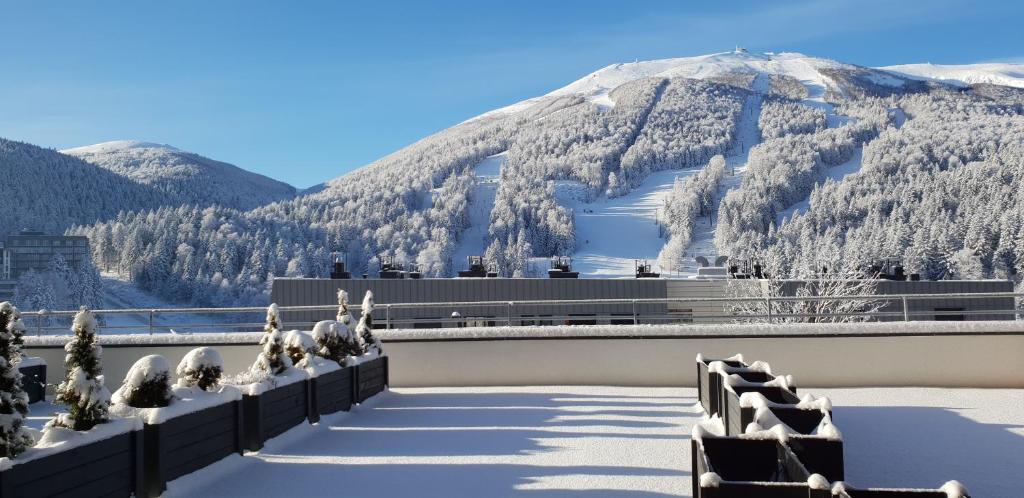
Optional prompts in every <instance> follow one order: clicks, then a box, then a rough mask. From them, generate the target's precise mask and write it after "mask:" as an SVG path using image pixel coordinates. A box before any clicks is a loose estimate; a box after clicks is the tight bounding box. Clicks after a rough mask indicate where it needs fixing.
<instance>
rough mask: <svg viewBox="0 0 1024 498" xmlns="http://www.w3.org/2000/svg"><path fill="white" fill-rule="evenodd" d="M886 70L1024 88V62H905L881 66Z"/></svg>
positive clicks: (917, 76)
mask: <svg viewBox="0 0 1024 498" xmlns="http://www.w3.org/2000/svg"><path fill="white" fill-rule="evenodd" d="M878 69H882V70H884V71H889V72H893V73H897V74H899V75H902V76H907V77H910V78H915V79H932V80H939V81H942V82H945V83H951V84H954V85H958V86H969V85H973V84H979V83H989V84H992V85H1002V86H1012V87H1016V88H1024V64H1007V63H988V64H962V65H940V64H928V63H925V64H903V65H898V66H885V67H880V68H878Z"/></svg>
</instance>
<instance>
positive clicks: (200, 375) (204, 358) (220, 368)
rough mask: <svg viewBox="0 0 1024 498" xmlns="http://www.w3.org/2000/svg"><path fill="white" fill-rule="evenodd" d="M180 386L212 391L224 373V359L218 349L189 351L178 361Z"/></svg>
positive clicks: (204, 348)
mask: <svg viewBox="0 0 1024 498" xmlns="http://www.w3.org/2000/svg"><path fill="white" fill-rule="evenodd" d="M177 374H178V386H179V387H198V388H199V389H202V390H203V391H212V390H214V388H216V387H217V386H218V385H219V384H220V378H221V375H223V374H224V360H223V359H221V357H220V353H218V352H217V350H216V349H213V348H209V347H202V348H196V349H193V350H192V351H189V352H188V354H186V355H185V357H184V358H182V359H181V363H178V369H177Z"/></svg>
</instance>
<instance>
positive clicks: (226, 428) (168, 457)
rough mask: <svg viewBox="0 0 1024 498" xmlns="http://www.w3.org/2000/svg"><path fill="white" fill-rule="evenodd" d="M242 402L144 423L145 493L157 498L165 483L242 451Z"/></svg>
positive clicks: (243, 425)
mask: <svg viewBox="0 0 1024 498" xmlns="http://www.w3.org/2000/svg"><path fill="white" fill-rule="evenodd" d="M243 427H245V423H244V415H243V409H242V401H240V400H238V401H230V402H227V403H224V404H221V405H216V406H212V407H210V408H206V409H203V410H199V411H196V412H192V413H188V414H184V415H181V416H178V417H174V418H171V419H169V420H166V421H164V422H161V423H159V424H152V425H150V424H146V425H145V426H144V428H143V437H144V442H145V444H144V452H143V455H144V458H143V462H144V465H143V468H144V476H145V478H144V482H145V493H146V494H144V495H141V496H151V497H156V496H160V494H161V493H163V491H164V490H166V489H167V482H168V481H172V480H174V479H177V478H179V477H181V476H183V475H185V474H189V473H192V472H195V471H197V470H199V469H201V468H203V467H206V466H207V465H210V464H212V463H214V462H216V461H218V460H221V459H223V458H225V457H227V456H229V455H231V454H233V453H239V454H241V453H242V452H243V449H244V444H243V443H244V440H243V433H242V428H243Z"/></svg>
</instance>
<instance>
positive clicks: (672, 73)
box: [80, 50, 1024, 304]
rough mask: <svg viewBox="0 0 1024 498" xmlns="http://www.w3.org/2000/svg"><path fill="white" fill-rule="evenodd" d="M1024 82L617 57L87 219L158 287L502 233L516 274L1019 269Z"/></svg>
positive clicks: (178, 289) (434, 266)
mask: <svg viewBox="0 0 1024 498" xmlns="http://www.w3.org/2000/svg"><path fill="white" fill-rule="evenodd" d="M1017 92H1018V90H1017V89H1016V88H1013V87H1006V86H1001V85H993V84H975V85H973V86H971V87H969V88H965V87H963V85H958V84H949V83H947V82H944V81H941V80H936V79H931V78H927V77H921V76H916V75H914V76H908V75H903V74H900V73H897V72H893V71H890V70H888V69H885V70H883V69H872V68H866V67H861V66H856V65H852V64H846V63H842V62H839V61H834V60H829V59H824V58H818V57H810V56H805V55H802V54H793V53H782V54H773V53H768V54H752V53H747V52H745V51H742V50H739V51H736V52H728V53H719V54H712V55H706V56H699V57H687V58H677V59H665V60H658V61H647V62H635V63H627V64H615V65H612V66H608V67H606V68H603V69H601V70H598V71H596V72H594V73H592V74H590V75H587V76H585V77H583V78H582V79H580V80H578V81H576V82H573V83H570V84H569V85H567V86H564V87H562V88H560V89H557V90H555V91H553V92H551V93H549V94H547V95H543V96H539V97H536V98H532V99H528V100H525V101H523V102H519V103H516V104H513V105H511V106H507V107H504V108H501V109H497V110H495V111H492V112H489V113H485V114H483V115H481V116H478V117H476V118H473V119H470V120H467V121H465V122H463V123H460V124H458V125H455V126H453V127H451V128H449V129H447V130H443V131H441V132H438V133H436V134H434V135H431V136H428V137H425V138H424V139H422V140H420V141H419V142H416V143H414V144H412V145H410V146H408V147H405V148H403V149H401V150H398V151H396V152H394V153H392V154H390V155H388V156H386V157H384V158H381V159H380V160H377V161H375V162H373V163H371V164H369V165H367V166H365V167H363V168H360V169H358V170H356V171H353V172H351V173H349V174H346V175H344V176H341V177H338V178H335V179H333V180H330V181H328V182H326V183H325V185H324V187H323V188H322V189H318V190H316V191H310V192H308V193H305V195H302V196H300V197H296V198H294V199H290V200H282V201H280V202H275V203H272V204H266V205H261V206H259V207H256V208H254V209H251V210H248V211H246V210H240V209H232V208H226V207H217V208H209V209H205V210H204V209H197V208H164V209H160V210H159V211H156V212H144V211H143V212H135V213H129V214H126V215H125V216H124V217H122V218H121V219H118V220H115V221H110V222H106V223H101V224H97V225H94V226H92V227H85V228H82V229H81V230H80V232H81V233H85V234H87V235H90V236H91V237H93V240H94V241H100V242H99V243H100V245H102V246H104V247H124V246H126V245H127V246H130V247H133V248H137V250H134V251H132V254H130V255H128V254H121V253H117V252H114V251H107V252H104V253H102V254H100V253H97V254H96V258H97V260H98V261H99V262H100V263H101V264H102V265H103V266H104V267H106V268H134V267H138V266H140V264H141V266H142V267H145V268H146V269H147V270H146V272H144V273H143V274H138V275H132V279H133V280H135V281H136V282H137V283H139V284H140V285H141V286H143V287H144V288H146V289H147V290H151V291H154V292H156V293H158V294H160V295H162V296H170V297H173V298H174V299H189V300H192V301H194V302H197V303H204V304H205V303H209V304H234V303H249V302H253V300H254V299H256V300H258V299H259V298H260V297H261V296H263V295H265V294H264V293H265V291H266V282H267V276H268V275H269V274H273V275H288V276H323V275H325V274H326V273H327V255H328V254H329V253H330V252H331V251H336V250H337V251H344V252H345V253H346V254H347V256H348V262H349V265H350V267H352V268H353V270H354V272H356V273H361V272H363V271H370V272H372V271H375V270H376V265H377V258H378V257H379V256H380V255H388V256H394V257H395V258H397V259H398V260H400V261H404V262H406V263H408V264H415V265H418V266H419V269H420V270H421V271H423V272H424V273H425V274H426V275H428V276H444V275H451V274H452V273H453V272H454V271H455V270H458V269H461V268H462V267H463V265H464V264H465V263H464V261H462V257H464V256H465V255H468V254H480V253H483V254H484V255H485V256H486V257H487V259H489V260H490V261H491V262H492V263H494V264H495V265H496V266H498V268H499V269H500V271H501V272H502V273H503V274H505V275H510V276H522V275H530V274H531V273H533V272H534V271H535V270H536V268H535V265H536V264H538V263H539V264H543V262H542V261H538V260H539V259H540V258H546V257H549V256H552V255H563V254H566V255H572V256H574V259H575V263H576V265H577V269H579V270H581V272H582V274H583V275H585V276H589V277H593V276H605V277H625V276H630V275H631V274H632V265H633V260H634V259H648V260H651V262H653V263H655V264H656V266H660V268H661V271H662V272H663V273H667V274H672V275H679V276H687V275H692V274H693V273H694V272H695V270H696V263H695V257H696V256H706V257H710V256H716V255H723V254H724V255H729V256H732V257H734V258H748V257H755V258H758V259H761V260H762V261H764V262H765V264H766V265H768V266H769V267H770V268H772V270H773V271H774V272H776V274H780V275H801V274H804V273H805V272H806V271H808V269H809V268H820V267H821V266H822V264H826V265H833V266H834V267H845V268H859V267H862V266H864V265H865V264H867V263H870V262H873V261H875V260H877V259H879V258H883V257H893V256H895V257H900V258H903V259H904V261H905V263H906V264H907V266H908V268H909V269H910V270H911V271H919V272H921V273H922V274H924V275H925V276H927V277H930V278H944V277H948V276H963V275H975V274H976V275H986V276H1008V275H1011V276H1012V275H1015V274H1016V273H1017V272H1018V270H1019V269H1021V268H1019V267H1020V266H1021V265H1024V232H1020V229H1019V228H1016V227H1020V226H1024V223H1021V221H1022V220H1024V210H1022V208H1019V207H1017V206H1024V202H1022V201H1024V199H1018V197H1019V196H1021V195H1024V193H1020V192H1019V191H1021V189H1019V188H1018V187H1019V186H1020V185H1022V184H1024V167H1020V161H1021V157H1022V156H1024V154H1022V152H1021V150H1020V148H1021V143H1022V142H1024V139H1022V137H1024V102H1022V100H1021V99H1020V94H1019V93H1017ZM116 149H117V150H118V151H119V152H114V153H113V154H125V155H131V154H136V152H132V151H135V150H154V148H153V147H150V146H144V147H140V148H139V149H135V148H132V147H128V148H127V151H128V152H124V151H123V149H125V148H124V147H120V148H116ZM155 150H156V151H158V152H149V154H161V155H163V154H171V153H172V152H170V151H165V150H163V149H161V148H156V149H155ZM100 153H102V154H109V153H106V152H97V154H100ZM961 205H962V206H969V210H968V209H961V208H960V206H961ZM984 220H989V223H986V222H985V221H984ZM183 227H184V229H183ZM1018 232H1020V233H1018ZM114 234H118V235H114ZM118 237H119V239H118V240H114V239H115V238H118ZM1017 241H1021V243H1020V244H1018V243H1017ZM94 252H95V250H94ZM709 259H710V258H709Z"/></svg>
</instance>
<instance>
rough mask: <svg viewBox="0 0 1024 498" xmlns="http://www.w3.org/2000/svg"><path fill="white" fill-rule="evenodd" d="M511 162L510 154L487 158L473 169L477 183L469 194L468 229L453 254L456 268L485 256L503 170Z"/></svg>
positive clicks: (460, 236)
mask: <svg viewBox="0 0 1024 498" xmlns="http://www.w3.org/2000/svg"><path fill="white" fill-rule="evenodd" d="M506 160H508V152H507V151H506V152H502V153H500V154H495V155H493V156H490V157H488V158H487V159H484V160H483V161H481V162H480V164H477V165H476V166H475V167H474V168H473V173H474V174H475V175H476V184H475V185H473V190H472V191H471V192H470V195H469V205H468V206H467V210H468V212H469V213H468V214H469V223H470V225H469V228H467V229H466V230H465V231H463V232H462V233H461V234H460V235H459V243H458V245H457V246H456V247H455V251H454V253H453V255H452V263H453V264H454V265H455V267H456V268H463V267H464V266H465V263H466V258H468V257H469V256H482V255H483V254H484V251H486V250H487V232H488V227H489V226H490V223H491V211H493V210H494V195H495V193H497V191H498V177H499V175H500V174H501V167H502V165H504V164H505V161H506Z"/></svg>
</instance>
